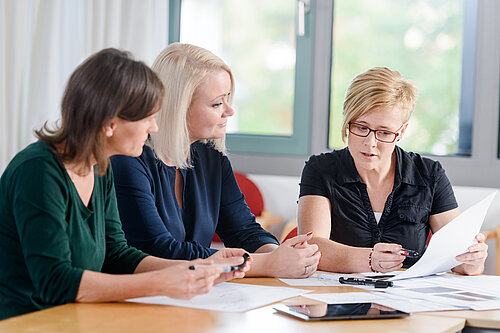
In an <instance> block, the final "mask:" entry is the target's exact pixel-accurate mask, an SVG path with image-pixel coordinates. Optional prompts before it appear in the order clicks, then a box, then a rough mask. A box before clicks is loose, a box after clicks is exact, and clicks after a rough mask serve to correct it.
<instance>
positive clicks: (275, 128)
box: [180, 0, 296, 135]
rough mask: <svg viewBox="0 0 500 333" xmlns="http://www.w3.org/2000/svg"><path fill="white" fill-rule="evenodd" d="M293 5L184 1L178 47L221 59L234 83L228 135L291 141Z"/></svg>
mask: <svg viewBox="0 0 500 333" xmlns="http://www.w3.org/2000/svg"><path fill="white" fill-rule="evenodd" d="M295 5H296V3H295V1H290V0H273V1H269V0H237V1H235V0H210V1H208V0H183V1H182V7H181V29H180V41H181V42H184V43H192V44H195V45H198V46H202V47H204V48H206V49H208V50H210V51H212V52H213V53H215V54H216V55H218V56H220V57H221V58H222V59H223V60H224V61H225V62H226V63H227V64H228V65H229V66H230V67H231V69H232V71H233V74H234V76H235V80H236V88H235V94H234V103H233V105H234V107H235V109H236V114H235V116H233V117H232V119H231V120H230V121H229V122H228V132H230V133H242V134H265V135H291V134H292V129H293V98H294V97H293V91H294V90H293V89H294V74H295Z"/></svg>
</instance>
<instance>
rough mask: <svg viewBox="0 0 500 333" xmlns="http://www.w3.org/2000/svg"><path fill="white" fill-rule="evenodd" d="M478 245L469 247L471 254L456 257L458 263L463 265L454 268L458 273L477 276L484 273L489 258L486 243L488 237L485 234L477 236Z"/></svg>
mask: <svg viewBox="0 0 500 333" xmlns="http://www.w3.org/2000/svg"><path fill="white" fill-rule="evenodd" d="M476 240H477V244H473V245H471V246H469V249H468V250H469V252H466V253H463V254H460V255H458V256H456V257H455V259H457V261H460V262H463V264H461V265H459V266H457V267H455V268H453V271H454V272H456V273H460V274H464V275H477V274H481V273H483V271H484V261H485V260H486V257H487V256H488V245H487V244H486V243H485V241H486V236H484V234H481V233H479V234H477V235H476Z"/></svg>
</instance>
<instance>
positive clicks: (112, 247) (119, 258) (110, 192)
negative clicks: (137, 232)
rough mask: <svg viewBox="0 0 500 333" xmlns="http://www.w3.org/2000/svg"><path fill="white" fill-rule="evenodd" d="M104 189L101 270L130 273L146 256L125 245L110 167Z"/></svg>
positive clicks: (113, 272)
mask: <svg viewBox="0 0 500 333" xmlns="http://www.w3.org/2000/svg"><path fill="white" fill-rule="evenodd" d="M105 190H106V200H105V201H106V203H105V213H106V258H105V259H104V264H103V267H102V272H105V273H112V274H132V273H134V271H135V269H136V267H137V265H139V263H140V262H141V261H142V260H143V259H144V258H145V257H147V254H145V253H144V252H142V251H139V250H137V249H135V248H133V247H130V246H128V245H127V241H126V239H125V234H124V232H123V229H122V224H121V221H120V218H119V214H118V206H117V203H116V193H115V187H114V184H113V172H112V170H111V168H109V170H108V173H107V175H106V182H105Z"/></svg>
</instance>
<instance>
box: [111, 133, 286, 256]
mask: <svg viewBox="0 0 500 333" xmlns="http://www.w3.org/2000/svg"><path fill="white" fill-rule="evenodd" d="M191 154H192V159H193V161H192V162H193V168H190V169H187V170H180V172H181V174H182V177H183V179H184V190H183V200H182V202H183V209H182V210H181V209H180V207H179V205H178V203H177V200H176V198H175V174H176V169H175V167H170V166H167V165H166V164H165V163H163V162H162V161H161V160H160V159H158V158H157V157H156V155H155V153H154V151H153V150H152V149H151V148H150V147H148V146H144V149H143V152H142V155H141V156H139V157H137V158H133V157H127V156H114V157H112V158H111V163H112V166H113V173H114V176H115V186H116V196H117V199H118V208H119V211H120V218H121V220H122V224H123V230H124V231H125V236H126V238H127V241H128V243H129V244H130V245H133V246H135V247H137V248H139V249H141V250H143V251H144V252H147V253H149V254H152V255H154V256H158V257H163V258H171V259H195V258H206V257H208V256H210V255H212V254H213V253H215V252H216V250H214V249H211V248H210V244H211V241H212V238H213V236H214V234H215V233H217V234H218V235H219V237H220V238H221V240H222V241H223V242H224V245H225V246H227V247H240V248H244V249H245V250H247V251H249V252H255V251H256V250H257V249H258V248H259V247H261V246H263V245H265V244H269V243H272V244H279V243H278V241H277V240H276V238H275V237H274V236H273V235H272V234H270V233H269V232H267V231H265V230H264V229H262V227H261V226H260V224H258V223H257V222H256V221H255V216H254V215H253V214H252V213H251V212H250V209H249V208H248V206H247V204H246V202H245V197H244V195H243V193H241V191H240V189H239V187H238V184H237V183H236V179H235V178H234V173H233V170H232V168H231V163H230V162H229V159H228V158H227V157H226V156H224V155H222V154H221V153H220V152H218V151H216V150H215V149H213V148H212V147H210V146H209V145H207V144H203V143H200V142H195V143H193V144H192V145H191Z"/></svg>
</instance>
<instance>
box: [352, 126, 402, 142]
mask: <svg viewBox="0 0 500 333" xmlns="http://www.w3.org/2000/svg"><path fill="white" fill-rule="evenodd" d="M403 126H404V124H403V125H401V127H400V128H398V130H397V131H396V132H391V131H388V130H374V129H371V128H369V127H366V126H365V125H362V124H358V123H349V132H350V133H352V134H354V135H357V136H361V137H363V138H366V137H367V136H368V135H370V132H373V134H375V139H377V140H378V141H380V142H384V143H393V142H394V141H396V139H397V138H398V136H400V135H401V133H399V131H400V130H401V128H403Z"/></svg>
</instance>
